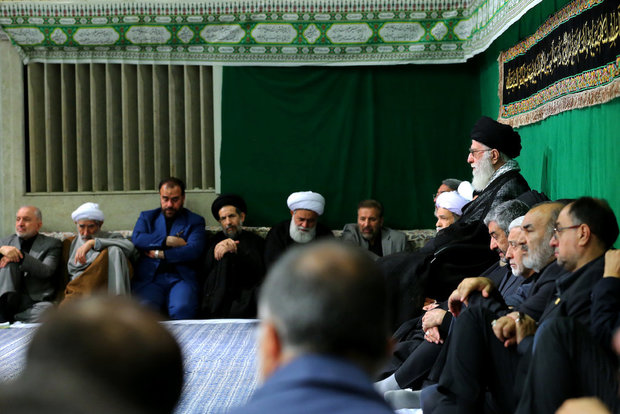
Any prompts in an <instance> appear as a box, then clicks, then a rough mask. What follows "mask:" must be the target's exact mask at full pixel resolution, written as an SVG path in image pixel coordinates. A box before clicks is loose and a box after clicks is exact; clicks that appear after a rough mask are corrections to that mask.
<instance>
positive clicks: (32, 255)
mask: <svg viewBox="0 0 620 414" xmlns="http://www.w3.org/2000/svg"><path fill="white" fill-rule="evenodd" d="M42 224H43V221H42V217H41V210H39V209H38V208H37V207H34V206H24V207H21V208H20V209H19V210H17V217H16V221H15V234H12V235H10V236H8V237H6V238H4V239H2V240H0V322H7V321H8V322H13V321H20V322H36V321H37V320H38V318H39V317H40V316H41V314H42V313H43V311H44V310H45V309H47V308H49V307H50V306H52V300H54V298H55V296H56V293H57V292H56V291H57V288H58V285H59V283H58V278H59V275H58V273H57V270H58V264H59V263H60V260H61V255H62V244H61V242H60V240H57V239H55V238H53V237H47V236H44V235H42V234H39V230H40V229H41V226H42Z"/></svg>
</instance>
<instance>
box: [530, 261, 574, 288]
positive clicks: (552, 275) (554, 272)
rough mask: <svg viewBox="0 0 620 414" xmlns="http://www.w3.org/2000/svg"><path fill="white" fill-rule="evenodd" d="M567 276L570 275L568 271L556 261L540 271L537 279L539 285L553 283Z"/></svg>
mask: <svg viewBox="0 0 620 414" xmlns="http://www.w3.org/2000/svg"><path fill="white" fill-rule="evenodd" d="M566 274H568V272H567V271H566V269H564V268H563V267H562V266H560V265H559V264H558V262H557V261H556V260H554V261H553V262H551V263H549V264H548V265H547V266H545V267H544V268H543V269H542V270H541V271H540V274H539V275H538V279H537V282H538V283H537V284H543V283H548V282H553V281H555V280H557V279H559V278H560V277H562V276H564V275H566Z"/></svg>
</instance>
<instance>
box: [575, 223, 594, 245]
mask: <svg viewBox="0 0 620 414" xmlns="http://www.w3.org/2000/svg"><path fill="white" fill-rule="evenodd" d="M577 231H578V233H577V237H578V240H577V243H578V244H579V246H585V245H586V244H588V242H589V241H590V239H591V238H592V232H591V231H590V227H588V226H587V225H586V224H582V225H580V226H579V228H578V229H577Z"/></svg>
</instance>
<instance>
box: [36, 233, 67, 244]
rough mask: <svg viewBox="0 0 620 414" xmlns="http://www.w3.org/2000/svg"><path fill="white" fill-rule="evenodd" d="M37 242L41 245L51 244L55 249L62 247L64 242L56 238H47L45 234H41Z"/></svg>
mask: <svg viewBox="0 0 620 414" xmlns="http://www.w3.org/2000/svg"><path fill="white" fill-rule="evenodd" d="M37 240H38V241H39V243H45V244H49V245H51V246H54V247H56V246H62V241H60V239H57V238H56V237H51V236H46V235H45V234H41V233H39V234H38V235H37Z"/></svg>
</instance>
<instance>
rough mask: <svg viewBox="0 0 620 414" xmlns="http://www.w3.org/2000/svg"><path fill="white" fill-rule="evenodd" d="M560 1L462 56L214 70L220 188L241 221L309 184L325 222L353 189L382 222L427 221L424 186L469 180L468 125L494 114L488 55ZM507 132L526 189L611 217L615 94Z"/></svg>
mask: <svg viewBox="0 0 620 414" xmlns="http://www.w3.org/2000/svg"><path fill="white" fill-rule="evenodd" d="M568 2H569V1H568V0H558V1H550V0H545V1H543V2H542V3H540V4H539V5H538V6H537V7H535V8H533V9H532V10H531V11H529V12H528V13H527V14H526V15H525V16H524V17H523V18H522V19H521V20H520V21H519V22H517V23H516V24H514V25H513V26H512V27H511V28H510V29H509V30H508V31H506V32H505V33H504V34H503V35H502V36H500V37H499V38H498V39H497V40H496V41H495V42H494V43H493V44H492V45H491V47H490V48H489V49H488V50H487V51H486V52H485V53H483V54H481V55H479V56H477V57H475V58H474V59H471V60H470V61H469V62H468V63H466V64H458V65H424V66H420V65H404V66H381V67H343V68H337V67H295V68H259V67H251V68H250V67H227V68H225V69H224V82H223V100H222V105H223V107H222V109H223V115H222V125H223V126H222V134H223V139H222V150H221V160H220V161H221V174H222V175H221V184H222V191H224V192H238V193H240V194H242V195H243V196H244V197H245V198H246V199H247V201H248V205H249V209H250V212H249V215H248V224H250V225H272V224H274V223H276V222H278V221H280V220H283V219H284V218H286V217H287V215H288V211H287V207H286V202H285V201H286V197H287V196H288V194H289V193H291V192H293V191H299V190H313V191H319V192H321V193H322V194H323V195H324V196H325V197H326V199H327V207H326V213H325V218H324V221H325V222H327V224H329V225H330V226H332V227H333V228H339V227H341V226H342V225H343V224H344V223H346V222H351V221H355V217H356V213H355V210H356V204H357V202H358V201H359V200H361V199H364V198H376V199H378V200H380V201H382V202H383V203H384V204H385V207H386V224H387V225H389V226H392V227H395V228H432V227H434V218H433V215H432V213H433V206H432V199H431V194H432V193H433V192H434V191H435V190H436V188H437V187H438V185H439V182H440V181H441V180H442V179H444V178H447V177H455V178H460V179H470V178H471V169H470V168H469V166H468V165H467V163H466V161H465V159H466V155H467V153H466V150H467V148H468V146H469V144H470V141H469V131H470V129H471V126H472V125H473V124H474V122H475V121H476V120H477V118H478V117H479V116H480V115H482V114H484V115H489V116H491V117H493V118H495V117H497V114H498V109H499V98H498V76H499V75H498V63H497V58H498V56H499V52H500V51H501V50H505V49H507V48H509V47H511V46H513V45H514V44H516V43H517V42H518V41H519V40H521V39H523V38H525V37H526V36H527V35H530V34H532V33H534V32H535V31H536V29H537V28H538V27H539V26H540V25H541V24H542V23H543V22H544V21H545V20H546V19H547V18H548V17H549V15H550V14H552V13H554V12H555V11H556V10H559V9H560V8H561V7H563V6H564V5H566V4H567V3H568ZM518 131H519V133H520V134H521V136H522V140H523V151H522V153H521V156H520V157H518V158H517V160H518V161H519V163H520V164H521V167H522V173H523V175H524V176H525V178H526V179H527V180H528V182H529V183H530V186H531V187H532V188H534V189H537V190H540V191H544V192H545V193H547V195H549V196H550V197H551V198H565V197H578V196H581V195H592V196H595V197H603V198H606V199H607V200H608V201H609V202H610V204H611V205H612V208H613V209H614V211H616V212H617V213H618V214H620V192H618V191H617V187H618V184H620V179H619V178H618V174H617V168H618V161H620V153H619V152H620V149H619V146H618V145H617V144H618V141H619V140H620V137H619V135H618V131H620V101H619V100H615V101H612V102H610V103H608V104H604V105H598V106H593V107H589V108H585V109H581V110H575V111H571V112H567V113H563V114H560V115H556V116H553V117H550V118H548V119H546V120H544V121H542V122H539V123H537V124H533V125H529V126H526V127H522V128H519V129H518Z"/></svg>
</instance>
